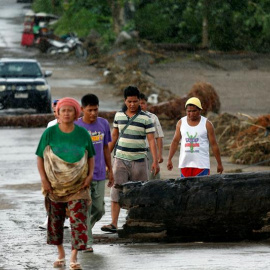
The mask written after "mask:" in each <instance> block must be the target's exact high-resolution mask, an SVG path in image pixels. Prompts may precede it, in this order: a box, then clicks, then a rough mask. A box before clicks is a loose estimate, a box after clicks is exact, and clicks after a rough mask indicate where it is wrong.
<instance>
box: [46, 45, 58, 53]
mask: <svg viewBox="0 0 270 270" xmlns="http://www.w3.org/2000/svg"><path fill="white" fill-rule="evenodd" d="M47 53H48V54H51V55H55V54H58V48H56V47H54V46H51V47H49V48H48V50H47Z"/></svg>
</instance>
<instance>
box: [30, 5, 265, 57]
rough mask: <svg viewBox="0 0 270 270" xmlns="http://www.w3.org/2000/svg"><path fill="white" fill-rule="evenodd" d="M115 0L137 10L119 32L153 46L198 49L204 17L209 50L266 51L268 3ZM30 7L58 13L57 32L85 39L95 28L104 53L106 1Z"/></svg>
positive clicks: (107, 41) (107, 16)
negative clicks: (164, 44)
mask: <svg viewBox="0 0 270 270" xmlns="http://www.w3.org/2000/svg"><path fill="white" fill-rule="evenodd" d="M115 1H116V0H115ZM118 1H120V2H121V4H122V5H124V4H125V3H126V2H127V1H132V2H133V3H134V4H135V6H136V11H135V17H134V18H133V19H131V20H129V21H128V23H127V24H126V25H125V26H124V28H123V30H126V31H131V30H137V31H139V33H140V37H141V38H144V39H149V40H151V41H153V42H174V43H178V42H180V43H188V44H193V45H200V44H201V41H202V21H203V17H204V16H207V18H208V33H209V42H210V48H211V49H216V50H222V51H232V50H253V51H258V52H269V51H270V31H269V29H270V1H269V0H222V1H216V0H118ZM52 4H54V5H52ZM33 7H34V10H35V11H36V12H40V11H42V12H47V13H55V14H58V15H61V14H62V17H61V19H60V21H59V22H58V23H57V25H56V26H55V33H56V34H65V33H67V32H76V33H77V34H78V35H79V36H80V37H85V36H87V35H88V33H89V32H90V30H91V29H95V30H96V31H98V32H99V33H100V34H101V36H103V39H102V40H103V42H104V44H103V43H102V44H103V45H102V44H100V46H102V48H104V49H106V48H108V47H109V46H110V44H111V43H112V41H113V40H114V39H115V35H114V34H113V32H112V30H111V26H112V25H111V24H112V17H111V16H112V14H111V10H110V5H109V1H108V0H68V1H67V0H54V1H52V0H35V1H34V4H33Z"/></svg>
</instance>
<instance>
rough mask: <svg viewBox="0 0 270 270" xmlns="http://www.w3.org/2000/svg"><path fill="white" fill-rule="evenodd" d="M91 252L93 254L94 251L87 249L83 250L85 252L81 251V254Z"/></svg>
mask: <svg viewBox="0 0 270 270" xmlns="http://www.w3.org/2000/svg"><path fill="white" fill-rule="evenodd" d="M92 252H94V250H93V248H92V247H89V248H87V249H85V250H84V251H83V253H92Z"/></svg>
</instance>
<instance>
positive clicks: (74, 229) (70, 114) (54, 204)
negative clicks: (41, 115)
mask: <svg viewBox="0 0 270 270" xmlns="http://www.w3.org/2000/svg"><path fill="white" fill-rule="evenodd" d="M56 114H57V117H58V119H59V123H58V124H56V125H54V126H52V127H49V128H47V129H46V130H45V131H44V132H43V134H42V136H41V139H40V141H39V144H38V147H37V150H36V155H37V166H38V171H39V174H40V178H41V183H42V189H43V194H44V196H45V202H46V209H47V213H48V217H49V219H48V229H47V244H49V245H56V246H57V250H58V258H57V259H56V261H55V262H54V264H53V266H54V267H56V268H61V267H63V266H65V250H64V246H63V234H64V233H63V232H64V221H65V217H66V208H68V210H69V218H70V227H71V244H72V251H71V257H70V265H69V267H70V269H82V268H81V265H80V263H79V262H78V261H77V255H78V251H79V250H85V249H86V246H87V221H86V220H87V208H88V206H89V205H90V203H91V198H90V192H89V187H90V184H91V181H92V178H93V171H94V155H95V149H94V146H93V144H92V141H91V137H90V136H89V134H88V132H87V130H86V129H84V128H82V127H79V126H77V125H75V124H74V120H76V119H78V117H79V116H80V114H81V107H80V104H79V103H78V102H77V101H76V100H75V99H73V98H69V97H66V98H62V99H61V100H59V101H58V103H57V106H56Z"/></svg>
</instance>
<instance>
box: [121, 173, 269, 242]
mask: <svg viewBox="0 0 270 270" xmlns="http://www.w3.org/2000/svg"><path fill="white" fill-rule="evenodd" d="M120 188H122V192H121V196H120V205H121V207H122V208H125V209H128V216H127V219H126V223H125V224H124V225H123V229H122V230H119V236H120V237H124V238H125V237H128V238H133V239H137V240H138V241H140V240H141V241H142V240H143V241H146V240H148V241H149V240H151V241H157V240H167V241H232V240H243V239H266V238H269V237H270V230H269V228H268V226H269V217H270V215H269V213H270V212H269V211H270V172H258V173H241V174H224V175H211V176H204V177H189V178H184V179H170V180H155V181H150V182H147V183H144V184H142V183H141V182H139V183H138V182H137V183H134V182H133V183H132V182H130V183H127V184H125V185H123V186H120Z"/></svg>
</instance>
